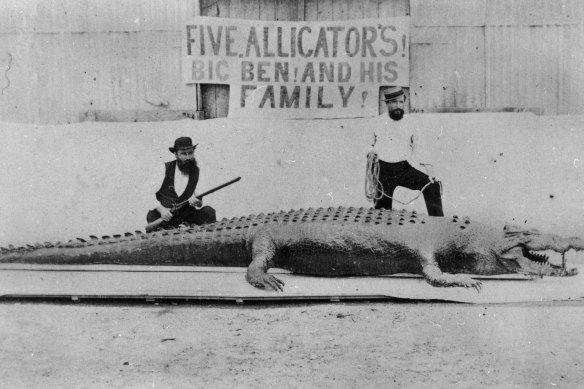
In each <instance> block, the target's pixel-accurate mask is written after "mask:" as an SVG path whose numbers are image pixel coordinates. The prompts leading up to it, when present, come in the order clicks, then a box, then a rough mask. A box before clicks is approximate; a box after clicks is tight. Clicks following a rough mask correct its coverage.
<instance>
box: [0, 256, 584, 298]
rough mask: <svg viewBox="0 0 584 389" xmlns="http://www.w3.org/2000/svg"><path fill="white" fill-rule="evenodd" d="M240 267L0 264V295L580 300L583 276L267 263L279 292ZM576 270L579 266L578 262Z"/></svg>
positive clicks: (1, 296)
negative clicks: (252, 281)
mask: <svg viewBox="0 0 584 389" xmlns="http://www.w3.org/2000/svg"><path fill="white" fill-rule="evenodd" d="M245 270H246V269H245V268H220V267H186V266H127V265H126V266H121V265H83V266H74V265H69V266H60V265H23V264H2V265H0V298H4V299H6V298H67V299H69V298H70V299H72V300H88V299H142V300H146V301H155V300H169V299H170V300H223V301H224V300H228V301H234V302H238V303H242V302H244V301H275V300H277V301H280V300H325V301H341V300H355V299H363V300H372V299H412V300H441V301H452V302H465V303H510V302H530V301H538V302H541V301H564V300H566V301H567V300H581V299H584V282H583V281H584V276H583V275H582V274H580V275H578V276H575V277H562V278H559V277H544V278H530V277H523V276H518V275H506V276H492V277H476V278H479V279H481V281H482V282H483V288H482V291H481V293H477V292H475V291H474V290H473V289H464V288H435V287H432V286H430V285H429V284H427V283H426V282H425V281H424V280H423V279H422V278H421V277H419V276H415V275H392V276H380V277H312V276H301V275H296V274H291V273H290V272H288V271H285V270H281V269H272V270H270V273H272V274H276V275H277V276H278V277H279V278H280V279H282V280H283V281H284V282H285V283H286V286H285V288H284V292H275V291H271V290H261V289H257V288H254V287H253V286H251V285H249V284H248V283H247V282H246V281H245ZM580 270H581V271H582V269H580Z"/></svg>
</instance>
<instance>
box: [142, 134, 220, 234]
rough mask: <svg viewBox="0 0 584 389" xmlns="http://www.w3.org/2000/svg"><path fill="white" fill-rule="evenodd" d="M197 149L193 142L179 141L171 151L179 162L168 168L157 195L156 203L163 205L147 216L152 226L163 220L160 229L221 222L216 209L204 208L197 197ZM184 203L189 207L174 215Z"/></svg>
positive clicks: (184, 207)
mask: <svg viewBox="0 0 584 389" xmlns="http://www.w3.org/2000/svg"><path fill="white" fill-rule="evenodd" d="M196 147H197V145H193V141H192V139H191V138H189V137H180V138H178V139H176V140H175V142H174V146H173V147H170V148H169V150H170V152H171V153H173V154H174V156H175V157H176V159H175V160H174V161H169V162H166V163H165V164H164V169H165V170H164V179H163V180H162V185H161V186H160V189H159V190H158V192H156V199H157V200H158V202H159V203H160V205H159V206H158V207H156V208H155V209H152V210H150V211H149V212H148V215H147V216H146V220H147V222H148V223H151V222H153V221H155V220H158V219H160V218H162V219H163V220H164V222H163V223H162V224H161V225H160V226H159V229H169V228H176V227H178V226H179V225H181V224H186V225H191V224H196V225H201V224H206V223H212V222H214V221H216V220H217V219H216V215H215V209H213V208H212V207H209V206H203V201H202V200H201V199H199V198H197V196H196V194H195V189H196V187H197V183H198V182H199V167H198V166H197V160H196V159H195V149H196ZM184 201H188V205H187V206H183V207H182V208H180V209H179V210H177V211H175V212H174V213H172V212H171V209H172V207H173V206H174V205H176V204H178V203H181V202H184Z"/></svg>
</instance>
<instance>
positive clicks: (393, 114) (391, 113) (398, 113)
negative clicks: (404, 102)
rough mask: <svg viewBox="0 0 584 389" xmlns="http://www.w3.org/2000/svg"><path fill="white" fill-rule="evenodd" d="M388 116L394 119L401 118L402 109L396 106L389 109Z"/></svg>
mask: <svg viewBox="0 0 584 389" xmlns="http://www.w3.org/2000/svg"><path fill="white" fill-rule="evenodd" d="M389 117H390V118H392V119H393V120H395V121H398V120H401V119H402V118H403V117H404V110H403V109H401V108H396V109H394V110H392V111H389Z"/></svg>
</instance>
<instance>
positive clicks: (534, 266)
mask: <svg viewBox="0 0 584 389" xmlns="http://www.w3.org/2000/svg"><path fill="white" fill-rule="evenodd" d="M521 252H522V255H523V258H525V259H527V260H528V261H529V262H528V263H525V260H523V261H519V266H520V267H521V268H522V269H523V270H524V271H526V272H527V273H530V274H539V275H548V276H573V275H576V274H578V269H576V268H572V269H567V268H566V261H565V259H564V256H563V255H561V254H559V253H555V252H553V254H557V255H558V256H561V265H559V264H555V263H552V262H551V261H550V254H549V253H548V252H542V251H535V250H529V249H528V248H527V247H525V246H521ZM553 254H552V255H553ZM521 262H523V263H521ZM554 262H556V263H558V262H560V261H556V260H555V255H554Z"/></svg>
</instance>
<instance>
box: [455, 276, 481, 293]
mask: <svg viewBox="0 0 584 389" xmlns="http://www.w3.org/2000/svg"><path fill="white" fill-rule="evenodd" d="M460 278H461V279H460V280H457V281H458V282H459V284H458V285H457V286H462V287H464V288H473V289H474V290H476V291H477V293H481V290H483V283H482V282H480V281H478V280H475V279H472V278H470V277H466V276H462V277H460Z"/></svg>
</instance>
